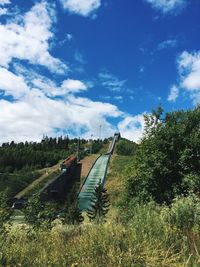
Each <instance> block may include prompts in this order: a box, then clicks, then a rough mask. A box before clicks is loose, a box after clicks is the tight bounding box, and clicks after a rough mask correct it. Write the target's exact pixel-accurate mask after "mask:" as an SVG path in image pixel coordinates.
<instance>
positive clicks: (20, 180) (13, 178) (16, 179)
mask: <svg viewBox="0 0 200 267" xmlns="http://www.w3.org/2000/svg"><path fill="white" fill-rule="evenodd" d="M40 175H41V173H40V172H38V171H32V170H31V169H29V168H24V169H22V170H20V171H16V172H14V173H1V174H0V191H4V190H6V189H7V188H8V189H9V190H8V192H7V193H8V195H9V196H11V197H12V196H14V195H15V194H16V193H18V192H19V191H21V190H22V189H23V188H25V187H26V186H28V185H29V184H30V183H31V182H32V181H34V180H35V179H37V178H38V177H39V176H40Z"/></svg>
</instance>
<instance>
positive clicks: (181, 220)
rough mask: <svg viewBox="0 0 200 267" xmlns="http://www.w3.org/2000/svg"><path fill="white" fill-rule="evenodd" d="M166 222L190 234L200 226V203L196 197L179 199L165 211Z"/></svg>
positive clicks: (190, 196)
mask: <svg viewBox="0 0 200 267" xmlns="http://www.w3.org/2000/svg"><path fill="white" fill-rule="evenodd" d="M163 215H164V220H165V221H166V222H167V223H169V224H170V225H171V226H174V227H176V228H177V229H179V230H181V231H183V232H188V231H191V230H192V229H193V228H194V227H195V226H198V225H199V224H200V201H199V198H198V197H197V196H195V195H193V194H192V195H189V196H187V197H177V198H175V200H174V202H173V203H172V205H171V207H170V208H166V209H165V210H164V211H163Z"/></svg>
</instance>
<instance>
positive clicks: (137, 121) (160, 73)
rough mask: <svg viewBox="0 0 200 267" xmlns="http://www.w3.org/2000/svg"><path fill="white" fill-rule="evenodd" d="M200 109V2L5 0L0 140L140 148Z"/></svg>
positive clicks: (0, 4) (0, 32)
mask: <svg viewBox="0 0 200 267" xmlns="http://www.w3.org/2000/svg"><path fill="white" fill-rule="evenodd" d="M198 103H200V1H199V0H123V1H122V0H48V1H45V0H29V1H23V0H0V143H3V142H10V141H12V140H14V141H16V142H21V141H39V140H41V139H42V137H43V136H44V135H48V136H54V137H57V136H60V135H68V136H69V137H71V138H72V137H81V138H87V139H88V138H91V137H92V138H104V137H109V136H112V135H113V134H114V133H115V132H118V131H119V132H120V133H121V135H122V136H123V137H125V138H127V139H130V140H133V141H136V142H139V140H140V139H141V137H142V133H143V130H144V119H143V115H144V114H148V113H150V112H151V111H152V109H154V108H156V107H157V106H158V105H160V104H161V105H162V107H163V108H164V110H165V111H167V112H168V111H173V110H177V109H184V110H186V109H188V108H194V107H195V106H196V105H197V104H198Z"/></svg>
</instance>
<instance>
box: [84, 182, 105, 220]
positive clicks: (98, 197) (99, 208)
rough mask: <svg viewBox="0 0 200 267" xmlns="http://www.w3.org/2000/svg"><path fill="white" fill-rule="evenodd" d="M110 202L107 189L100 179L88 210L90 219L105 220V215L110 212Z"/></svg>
mask: <svg viewBox="0 0 200 267" xmlns="http://www.w3.org/2000/svg"><path fill="white" fill-rule="evenodd" d="M109 206H110V202H109V199H108V194H107V190H106V189H105V188H104V187H103V185H102V184H101V182H100V181H99V183H98V185H97V187H96V188H95V191H94V193H93V196H92V199H91V208H90V209H89V210H88V211H87V216H88V217H89V219H90V221H95V222H97V223H100V222H102V221H105V216H106V214H107V213H108V210H109Z"/></svg>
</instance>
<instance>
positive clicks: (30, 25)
mask: <svg viewBox="0 0 200 267" xmlns="http://www.w3.org/2000/svg"><path fill="white" fill-rule="evenodd" d="M16 20H18V22H11V23H7V24H5V25H4V24H1V25H0V39H1V42H0V65H1V66H3V67H8V65H9V64H10V63H11V61H12V60H13V59H15V58H17V59H20V60H27V61H28V62H29V63H31V64H39V65H43V66H45V67H47V68H49V69H50V70H51V71H53V72H57V73H63V72H65V71H66V70H67V66H66V65H65V64H64V63H62V62H61V61H60V60H59V59H57V58H54V57H52V56H51V55H50V53H49V40H50V39H51V38H52V37H53V34H52V32H51V28H52V23H53V20H54V18H53V11H52V9H51V8H50V7H49V6H48V5H47V4H46V2H41V3H38V4H36V5H35V6H34V7H33V8H32V9H31V10H30V11H29V12H27V13H26V14H25V15H24V17H23V16H18V17H17V18H16Z"/></svg>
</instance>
